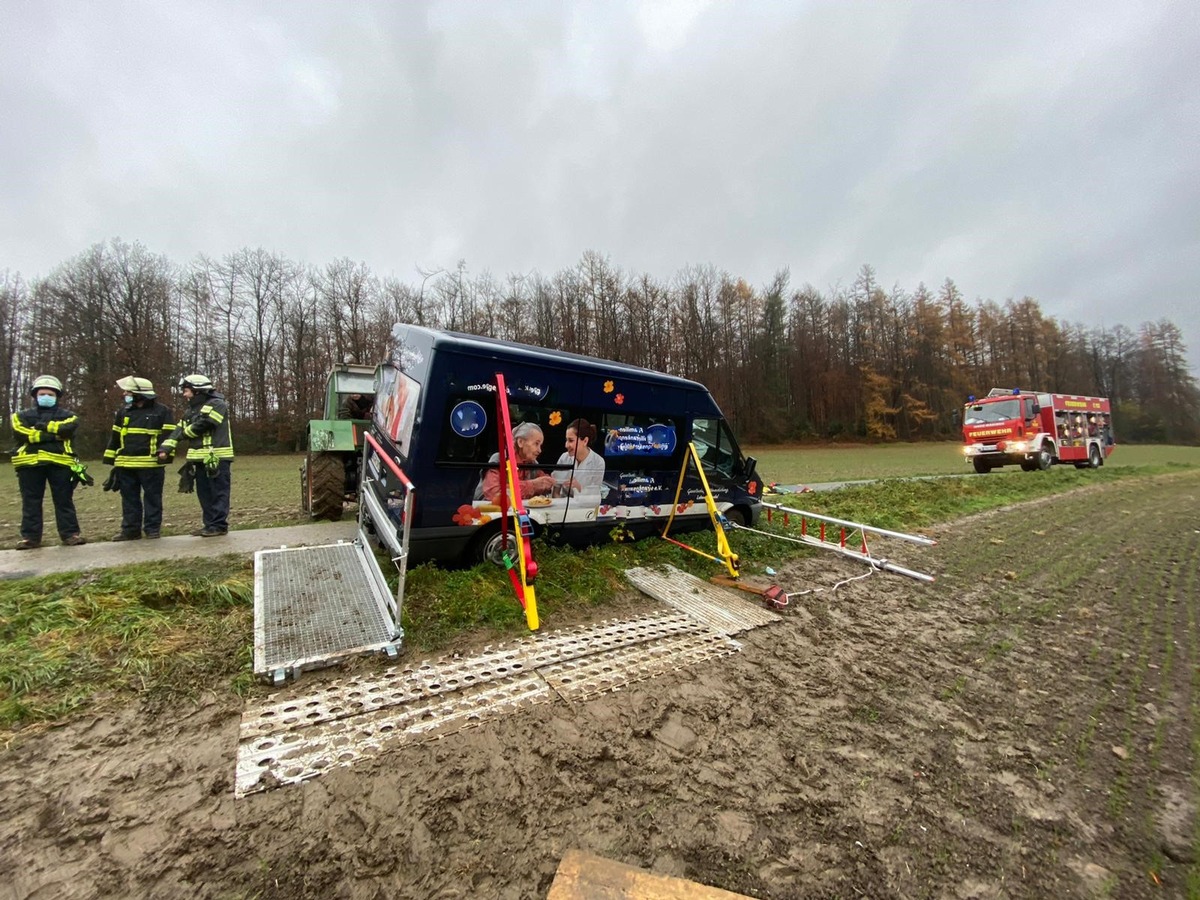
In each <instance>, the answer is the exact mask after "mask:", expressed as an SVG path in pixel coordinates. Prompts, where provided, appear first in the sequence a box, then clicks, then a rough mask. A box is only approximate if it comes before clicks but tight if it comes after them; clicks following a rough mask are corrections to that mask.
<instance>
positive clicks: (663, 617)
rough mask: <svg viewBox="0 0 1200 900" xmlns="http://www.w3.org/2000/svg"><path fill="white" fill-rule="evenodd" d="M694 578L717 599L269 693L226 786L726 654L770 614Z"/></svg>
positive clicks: (247, 788)
mask: <svg viewBox="0 0 1200 900" xmlns="http://www.w3.org/2000/svg"><path fill="white" fill-rule="evenodd" d="M672 571H674V570H672ZM657 577H658V578H659V579H662V578H674V579H676V580H678V579H679V578H681V577H682V578H690V577H691V576H685V575H684V573H682V572H676V574H675V575H674V576H669V575H664V574H662V573H658V575H657ZM692 580H693V581H695V582H696V583H697V584H698V585H700V586H703V587H705V588H712V589H713V590H714V591H716V592H719V593H717V595H716V601H715V602H710V601H709V600H708V599H706V597H707V591H706V592H705V596H700V595H697V594H690V595H689V601H688V602H687V603H686V609H682V610H670V611H663V612H661V613H652V614H649V615H643V616H638V617H636V618H633V619H629V620H624V621H619V620H611V621H606V622H600V623H599V624H595V625H588V626H583V627H580V628H574V629H568V630H563V631H558V632H546V633H538V634H531V635H529V636H527V637H524V638H521V639H519V640H515V641H511V642H508V643H504V644H499V645H496V646H494V647H487V648H484V650H483V651H482V652H481V653H479V654H478V655H476V656H473V657H470V658H465V659H464V658H454V657H443V658H441V659H437V660H433V661H431V662H426V663H422V664H420V665H417V666H412V667H408V668H405V669H393V670H389V671H387V672H384V673H382V674H380V675H372V676H362V677H352V678H346V679H339V680H337V681H331V682H328V683H325V684H320V685H306V687H307V688H308V690H307V691H306V693H304V694H303V695H297V694H296V693H295V692H294V690H293V691H291V692H281V693H277V694H272V695H270V696H268V697H267V698H266V699H265V700H264V701H263V702H262V703H261V704H258V705H256V706H254V707H251V708H247V710H246V711H245V713H244V714H243V716H242V728H241V735H240V738H239V746H238V756H237V776H236V786H235V793H236V794H237V796H239V797H241V796H245V795H246V794H249V793H254V792H256V791H263V790H268V789H270V788H273V787H277V786H279V785H283V784H292V783H295V782H299V781H304V780H306V779H309V778H314V777H317V776H318V775H321V774H322V773H323V772H326V771H328V770H329V769H332V768H336V767H339V766H347V765H352V764H354V763H355V762H358V761H359V760H363V759H367V758H371V757H374V756H377V755H378V754H379V753H381V752H383V751H384V750H385V749H387V748H390V747H396V746H400V745H403V744H405V743H411V742H413V741H420V740H428V739H430V738H433V737H437V736H440V735H443V734H446V733H449V732H452V731H455V730H458V729H461V728H464V727H469V726H472V725H477V724H480V723H482V722H485V721H488V720H489V719H494V718H496V717H497V716H501V715H505V714H508V713H511V712H514V711H517V710H520V709H524V708H527V707H528V706H530V705H533V704H537V703H548V702H552V701H554V700H556V699H560V698H561V699H567V700H571V701H578V700H583V699H586V698H588V697H592V696H595V695H597V694H601V693H604V692H607V691H612V690H615V689H617V688H619V687H622V686H624V685H628V684H631V683H634V682H637V681H640V680H643V679H647V678H653V677H656V676H658V675H662V674H664V673H666V672H670V671H673V670H677V669H680V668H683V667H685V666H690V665H694V664H696V663H699V662H702V661H704V660H708V659H713V658H716V657H719V656H723V655H726V654H729V653H735V652H737V651H739V650H740V649H741V645H740V644H738V642H737V641H735V640H733V639H731V638H730V637H729V636H728V635H729V633H731V632H732V631H733V630H734V629H736V630H737V631H745V630H746V629H748V628H753V627H755V626H756V624H766V623H767V622H771V621H777V620H778V617H777V616H775V615H773V614H771V613H769V612H767V611H765V610H760V609H759V608H758V607H756V606H755V605H754V604H751V603H745V602H744V601H741V600H740V598H738V597H736V596H732V592H730V591H723V590H722V589H720V588H717V587H715V586H714V585H709V584H707V583H706V582H702V581H699V579H692ZM691 587H692V586H691V585H688V587H687V588H686V590H690V589H691ZM714 622H715V623H717V626H719V627H717V626H714V624H713V623H714Z"/></svg>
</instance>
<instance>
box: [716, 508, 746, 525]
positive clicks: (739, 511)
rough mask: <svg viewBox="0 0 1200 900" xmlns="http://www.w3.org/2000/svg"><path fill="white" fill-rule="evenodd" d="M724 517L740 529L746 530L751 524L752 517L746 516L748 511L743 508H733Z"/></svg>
mask: <svg viewBox="0 0 1200 900" xmlns="http://www.w3.org/2000/svg"><path fill="white" fill-rule="evenodd" d="M722 515H724V516H725V518H726V519H728V520H729V521H730V522H732V523H733V524H734V525H737V526H738V527H739V528H745V527H746V526H747V525H748V524H750V517H749V516H748V515H746V509H745V507H742V506H731V507H729V509H727V510H725V512H724V513H722Z"/></svg>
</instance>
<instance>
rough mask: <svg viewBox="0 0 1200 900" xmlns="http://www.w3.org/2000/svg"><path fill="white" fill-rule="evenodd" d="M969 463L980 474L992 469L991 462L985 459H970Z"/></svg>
mask: <svg viewBox="0 0 1200 900" xmlns="http://www.w3.org/2000/svg"><path fill="white" fill-rule="evenodd" d="M971 465H973V466H974V467H975V471H976V472H978V473H979V474H980V475H986V474H987V473H988V472H990V471H992V464H991V463H990V462H988V461H987V460H986V459H973V460H971Z"/></svg>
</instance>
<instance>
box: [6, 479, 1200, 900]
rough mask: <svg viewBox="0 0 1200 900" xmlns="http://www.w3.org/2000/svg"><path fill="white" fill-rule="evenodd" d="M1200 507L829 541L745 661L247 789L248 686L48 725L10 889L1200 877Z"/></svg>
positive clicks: (1158, 496) (416, 888) (984, 521)
mask: <svg viewBox="0 0 1200 900" xmlns="http://www.w3.org/2000/svg"><path fill="white" fill-rule="evenodd" d="M1198 501H1200V473H1184V474H1179V475H1171V476H1159V477H1154V478H1146V479H1141V480H1127V481H1122V482H1117V483H1115V484H1111V485H1107V486H1103V487H1098V488H1092V489H1087V490H1084V491H1079V492H1076V493H1074V494H1071V495H1069V496H1065V497H1059V498H1055V499H1051V500H1046V501H1040V502H1036V503H1031V504H1027V505H1024V506H1021V507H1016V508H1012V509H1009V510H1005V511H1003V512H1000V513H992V514H988V515H983V516H978V517H975V518H973V519H970V520H965V521H961V522H957V523H954V524H953V525H952V526H947V527H944V528H942V529H941V530H940V533H939V534H938V537H939V538H940V540H941V543H940V544H939V545H938V546H937V547H933V548H929V549H916V550H906V551H905V552H903V554H902V553H901V552H900V550H899V549H897V550H896V554H895V555H896V559H897V561H898V562H903V563H905V564H911V565H912V566H913V567H914V568H918V569H925V570H929V571H933V572H936V573H937V574H938V576H939V580H938V582H937V583H936V584H935V585H932V586H927V585H921V584H919V583H917V582H913V581H909V580H906V579H902V578H899V577H896V576H891V575H881V574H874V575H871V576H870V577H866V578H861V579H858V580H853V581H850V582H848V583H846V584H843V585H841V586H840V587H838V588H837V589H836V590H833V587H834V585H835V584H837V583H838V582H839V581H842V580H844V579H847V578H851V577H853V576H856V575H859V574H861V573H862V571H863V570H862V569H861V568H859V567H858V566H856V565H855V564H854V563H852V562H849V561H842V560H839V559H837V558H835V557H832V556H830V557H824V556H823V557H821V558H816V559H810V560H806V561H804V562H801V563H798V564H795V565H793V566H791V567H789V568H788V569H787V570H786V571H783V572H780V574H779V576H778V578H777V580H778V582H779V583H780V584H781V585H783V586H784V587H785V588H787V589H788V590H791V591H794V592H799V591H805V590H811V593H808V594H805V595H804V596H803V597H800V598H798V599H797V600H796V601H795V602H794V605H793V608H791V609H790V610H789V611H788V613H787V614H786V616H785V617H784V618H783V620H782V621H780V622H779V623H777V624H773V625H769V626H767V627H764V628H759V629H756V630H754V631H750V632H747V633H745V634H743V635H741V636H739V640H740V641H741V643H742V644H743V645H744V650H743V652H741V653H739V654H735V655H733V656H729V657H725V658H722V659H719V660H713V661H710V662H707V663H703V664H700V665H698V666H695V667H692V668H688V669H685V670H682V671H679V672H676V673H673V674H671V675H669V676H664V677H660V678H657V679H655V680H652V681H644V682H641V683H639V684H637V685H634V686H632V687H628V688H626V689H623V690H621V691H620V692H618V693H614V694H607V695H604V696H602V697H600V698H599V699H594V700H591V701H588V702H585V703H579V704H576V705H568V704H566V703H563V702H557V703H553V704H548V705H543V706H538V707H534V708H532V709H529V710H526V711H523V712H520V713H517V714H514V715H511V716H508V717H505V718H503V719H501V720H499V721H494V722H490V723H486V724H484V725H482V726H480V727H477V728H472V729H469V730H466V731H461V732H458V733H455V734H450V735H448V736H445V737H443V738H441V739H439V740H436V741H433V742H429V743H423V744H415V745H410V746H406V747H401V748H399V749H397V750H396V751H394V752H390V753H387V754H385V755H384V756H382V757H381V758H379V759H376V760H373V761H370V762H366V763H362V764H359V765H356V766H353V767H349V768H341V769H337V770H334V771H331V772H329V773H328V774H326V775H324V776H322V777H320V778H317V779H314V780H312V781H309V782H306V783H304V784H301V785H294V786H287V787H282V788H279V789H276V790H272V791H268V792H265V793H258V794H252V795H250V796H248V797H246V798H244V799H238V800H235V799H234V796H233V793H232V787H233V776H234V756H235V751H236V746H237V740H238V725H239V716H240V712H241V706H240V703H239V701H237V700H236V698H232V697H229V696H227V695H224V694H218V693H211V694H209V695H208V696H207V699H206V700H205V701H204V702H202V703H200V704H198V705H195V706H192V707H189V708H186V709H173V710H148V709H142V708H133V707H131V708H127V709H124V710H121V711H120V712H118V713H115V714H105V715H102V716H99V717H93V718H88V719H85V720H81V721H76V722H74V723H71V724H69V725H66V726H64V727H61V728H58V729H54V730H51V731H49V732H45V733H42V734H36V735H32V736H28V737H24V738H20V739H18V740H16V741H14V742H13V743H12V745H11V746H10V748H9V749H8V750H7V751H6V752H5V753H4V755H3V757H2V759H3V768H2V770H0V898H9V897H14V898H32V897H36V898H51V897H54V898H58V897H66V898H76V897H164V898H173V897H189V898H192V897H199V898H252V897H261V898H362V900H366V898H377V900H383V898H392V897H419V898H426V897H428V898H451V897H472V898H476V897H478V898H491V897H497V898H540V897H544V896H545V894H546V891H547V890H548V888H549V885H550V882H551V880H552V878H553V876H554V872H555V868H556V866H557V865H558V862H559V860H560V858H561V857H562V855H563V853H564V852H565V851H566V850H568V849H570V848H581V849H584V850H587V851H590V852H592V853H596V854H599V855H602V856H606V857H610V858H612V859H615V860H619V861H621V862H624V863H628V864H632V865H636V866H641V867H645V868H648V869H652V870H654V871H658V872H663V873H669V874H673V875H678V876H681V877H686V878H689V879H693V880H695V881H698V882H702V883H705V884H709V885H714V886H717V887H721V888H724V889H726V890H730V891H735V892H739V893H744V894H747V895H750V896H752V897H762V898H767V897H771V898H792V897H795V898H826V897H828V898H833V897H847V898H849V897H872V898H888V897H895V898H918V897H936V898H943V897H944V898H999V897H1016V898H1023V897H1025V898H1047V897H1053V898H1060V897H1121V898H1126V897H1131V898H1137V897H1185V896H1189V885H1190V886H1191V890H1192V893H1191V895H1192V896H1198V895H1200V894H1197V893H1196V890H1197V888H1196V885H1197V884H1200V881H1198V880H1197V872H1198V869H1197V862H1196V848H1197V825H1196V815H1195V812H1196V796H1197V785H1198V783H1200V781H1198V779H1200V770H1198V769H1197V765H1196V757H1195V752H1194V750H1195V747H1196V746H1197V745H1196V743H1195V742H1196V740H1197V736H1198V735H1200V729H1198V728H1197V723H1198V719H1197V714H1198V713H1200V705H1198V704H1200V691H1198V690H1197V688H1198V686H1200V646H1198V641H1200V639H1198V637H1197V621H1196V620H1197V615H1198V606H1200V585H1198V584H1197V569H1198V568H1200V502H1198ZM546 624H547V627H553V623H546ZM409 662H411V661H409ZM303 683H304V682H303V679H302V681H301V686H303Z"/></svg>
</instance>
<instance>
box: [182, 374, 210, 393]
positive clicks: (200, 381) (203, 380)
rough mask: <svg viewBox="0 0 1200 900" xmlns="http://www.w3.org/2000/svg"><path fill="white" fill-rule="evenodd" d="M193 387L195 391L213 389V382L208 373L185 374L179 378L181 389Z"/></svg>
mask: <svg viewBox="0 0 1200 900" xmlns="http://www.w3.org/2000/svg"><path fill="white" fill-rule="evenodd" d="M184 388H191V389H192V390H193V391H211V390H212V389H213V383H212V382H211V381H209V380H208V376H207V375H184V376H183V377H182V378H180V379H179V389H180V390H181V391H182V390H183V389H184Z"/></svg>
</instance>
